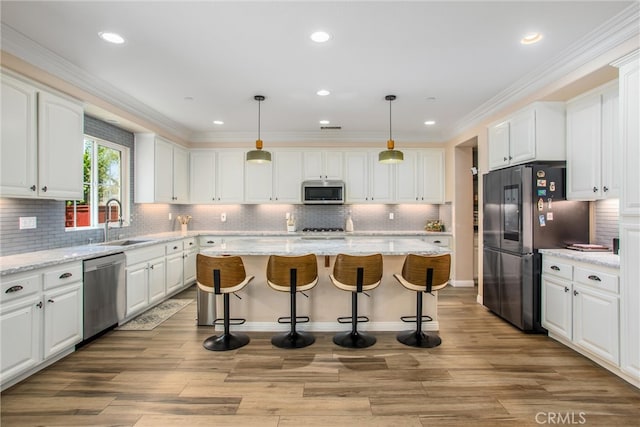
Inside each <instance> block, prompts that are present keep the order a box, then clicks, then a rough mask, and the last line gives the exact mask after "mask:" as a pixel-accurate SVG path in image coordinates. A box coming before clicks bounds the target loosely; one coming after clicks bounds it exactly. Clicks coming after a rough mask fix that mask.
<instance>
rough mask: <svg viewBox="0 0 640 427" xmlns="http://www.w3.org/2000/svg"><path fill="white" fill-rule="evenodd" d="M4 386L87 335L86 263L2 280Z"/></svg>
mask: <svg viewBox="0 0 640 427" xmlns="http://www.w3.org/2000/svg"><path fill="white" fill-rule="evenodd" d="M1 287H2V291H1V294H0V330H1V336H0V340H1V346H0V352H1V368H0V382H1V383H2V389H5V388H6V387H8V386H10V385H12V384H13V383H15V382H17V381H18V380H20V379H22V378H23V377H25V376H27V375H29V374H31V373H33V372H35V371H37V370H39V369H42V368H43V367H45V366H47V365H48V364H50V363H52V361H55V360H57V359H56V357H58V358H59V357H61V356H64V355H65V354H67V353H70V352H72V351H73V350H74V346H75V345H76V344H78V343H79V342H81V341H82V338H83V335H82V334H83V323H82V322H83V298H82V295H83V294H82V263H81V262H72V263H68V264H61V265H57V266H55V267H48V268H43V269H39V270H35V271H30V272H28V273H18V274H13V275H8V276H4V277H3V278H2V285H1Z"/></svg>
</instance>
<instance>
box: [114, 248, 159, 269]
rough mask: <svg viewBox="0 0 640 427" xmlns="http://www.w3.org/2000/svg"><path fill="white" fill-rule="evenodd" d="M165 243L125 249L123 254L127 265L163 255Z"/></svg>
mask: <svg viewBox="0 0 640 427" xmlns="http://www.w3.org/2000/svg"><path fill="white" fill-rule="evenodd" d="M164 246H165V245H154V246H149V247H146V248H140V249H133V250H130V251H126V252H125V253H124V256H125V257H126V259H127V266H131V265H134V264H138V263H141V262H146V261H149V260H151V259H154V258H160V257H163V256H164V253H165V248H164Z"/></svg>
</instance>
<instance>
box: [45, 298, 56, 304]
mask: <svg viewBox="0 0 640 427" xmlns="http://www.w3.org/2000/svg"><path fill="white" fill-rule="evenodd" d="M47 302H50V303H51V304H53V303H54V302H55V301H54V300H52V299H51V298H49V299H48V300H47Z"/></svg>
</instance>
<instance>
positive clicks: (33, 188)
mask: <svg viewBox="0 0 640 427" xmlns="http://www.w3.org/2000/svg"><path fill="white" fill-rule="evenodd" d="M36 188H37V187H36V185H35V184H34V185H32V186H31V187H29V190H31V191H36Z"/></svg>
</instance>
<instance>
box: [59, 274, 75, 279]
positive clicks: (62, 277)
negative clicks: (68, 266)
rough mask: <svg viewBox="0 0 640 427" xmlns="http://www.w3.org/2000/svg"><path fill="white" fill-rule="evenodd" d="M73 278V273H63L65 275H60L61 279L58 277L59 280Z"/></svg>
mask: <svg viewBox="0 0 640 427" xmlns="http://www.w3.org/2000/svg"><path fill="white" fill-rule="evenodd" d="M71 276H73V274H71V273H63V274H61V275H60V277H58V279H68V278H69V277H71Z"/></svg>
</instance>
